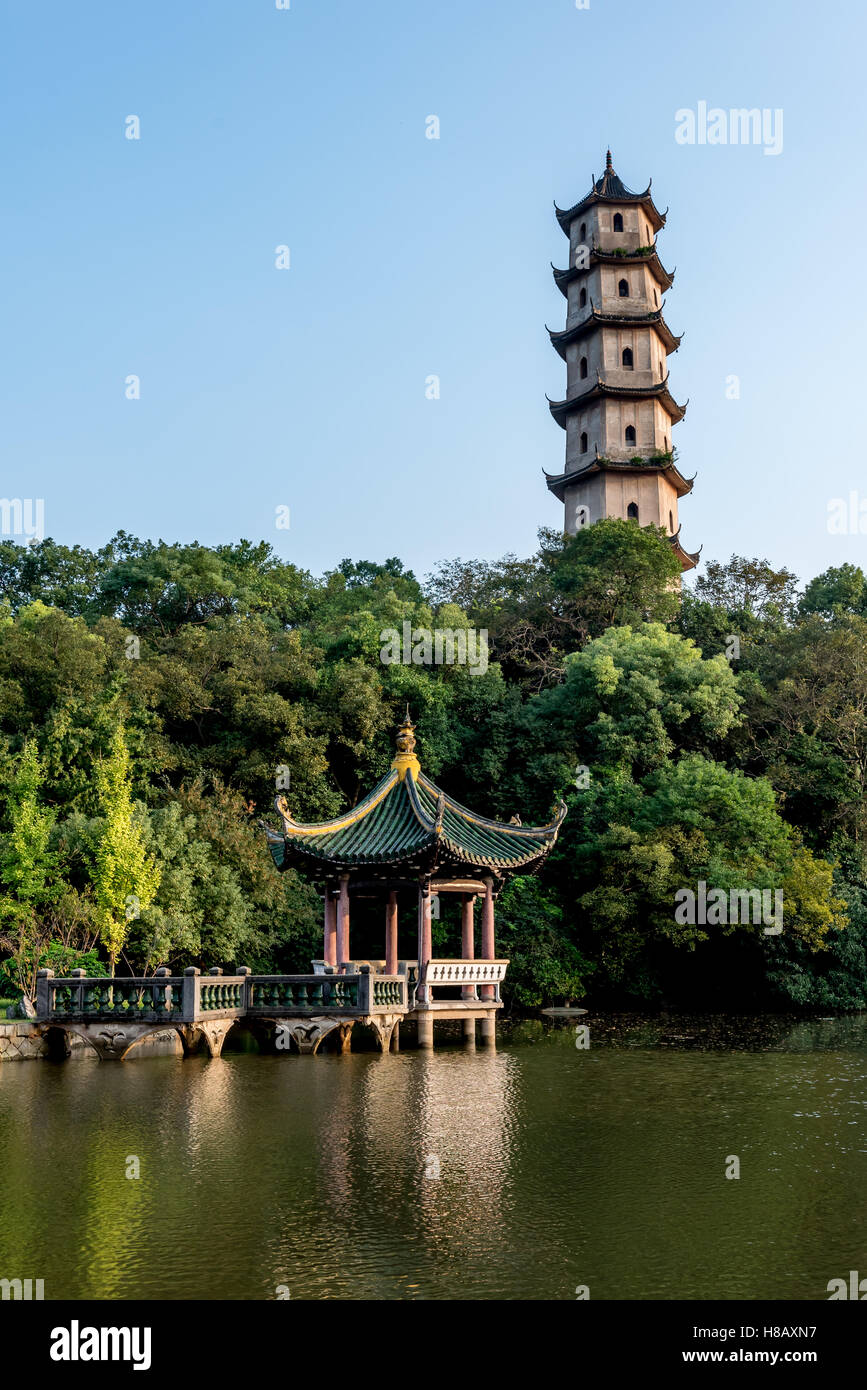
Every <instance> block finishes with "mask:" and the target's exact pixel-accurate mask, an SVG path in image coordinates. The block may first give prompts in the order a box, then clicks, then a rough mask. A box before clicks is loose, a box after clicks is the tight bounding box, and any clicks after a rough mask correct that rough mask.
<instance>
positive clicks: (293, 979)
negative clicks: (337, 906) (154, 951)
mask: <svg viewBox="0 0 867 1390" xmlns="http://www.w3.org/2000/svg"><path fill="white" fill-rule="evenodd" d="M407 1001H408V989H407V977H406V975H403V974H400V975H375V974H373V973H371V972H370V971H367V970H361V971H359V972H358V973H356V974H343V975H337V974H335V975H317V974H313V975H251V974H250V972H249V970H247V969H246V968H241V969H239V971H238V973H237V974H236V975H223V974H222V973H221V972H220V971H219V970H212V971H211V972H210V974H208V975H202V974H201V973H200V972H199V971H198V970H196V969H193V968H191V969H189V970H185V971H184V973H183V975H170V974H169V972H168V971H167V970H158V971H157V972H156V974H155V975H150V976H134V977H123V976H116V977H111V976H108V975H106V976H87V975H85V974H84V973H83V972H82V971H73V972H72V974H71V976H70V977H69V978H68V979H55V977H54V975H53V974H52V972H51V971H50V970H41V971H40V972H39V976H38V980H37V994H36V1016H37V1018H38V1019H39V1020H40V1021H42V1022H52V1021H55V1020H56V1021H57V1022H58V1023H64V1022H67V1023H73V1022H76V1023H98V1022H107V1021H114V1020H118V1019H126V1020H127V1021H128V1022H136V1023H162V1022H165V1023H174V1024H180V1023H196V1022H199V1021H201V1020H216V1019H226V1018H242V1017H245V1016H246V1015H251V1016H253V1017H256V1016H258V1017H263V1016H270V1017H274V1016H277V1017H279V1016H283V1015H285V1016H290V1015H293V1016H294V1015H311V1014H328V1015H331V1014H338V1015H341V1016H346V1017H352V1018H359V1017H365V1016H367V1015H370V1014H380V1013H382V1014H388V1013H391V1014H393V1013H406V1010H407V1007H408V1002H407Z"/></svg>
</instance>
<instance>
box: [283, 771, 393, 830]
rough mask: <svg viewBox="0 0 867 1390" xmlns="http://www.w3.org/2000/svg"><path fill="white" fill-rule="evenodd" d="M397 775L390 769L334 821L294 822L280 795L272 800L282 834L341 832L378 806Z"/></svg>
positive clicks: (284, 800) (390, 788)
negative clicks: (281, 825) (361, 798)
mask: <svg viewBox="0 0 867 1390" xmlns="http://www.w3.org/2000/svg"><path fill="white" fill-rule="evenodd" d="M398 780H399V779H398V774H397V772H396V771H395V769H394V768H390V769H389V771H388V772H387V773H386V775H385V776H384V777H383V778H381V780H380V781H379V782H377V784H376V786H375V787H374V788H373V789H372V791H370V792H368V794H367V796H366V797H365V798H364V799H363V800H362V801H359V803H358V805H357V806H353V807H352V809H351V810H350V811H346V812H344V814H343V815H342V816H337V817H336V818H335V819H334V820H323V821H307V822H305V821H296V820H293V819H292V817H291V816H290V815H289V813H288V810H285V809H284V807H285V805H286V798H285V797H284V796H283V795H282V794H281V795H280V796H277V797H275V798H274V806H275V809H276V811H277V814H278V815H279V817H280V819H281V821H282V822H283V833H284V834H286V835H289V834H292V835H325V834H327V833H328V832H329V831H331V830H342V829H343V828H344V827H345V826H347V825H352V824H353V822H355V821H358V820H363V819H364V817H365V816H366V815H367V814H368V812H369V811H372V810H373V808H374V807H375V806H378V805H379V803H380V801H382V799H383V798H384V797H385V796H387V795H388V793H389V792H390V791H391V790H392V788H393V787H394V786H395V784H396V783H397V782H398Z"/></svg>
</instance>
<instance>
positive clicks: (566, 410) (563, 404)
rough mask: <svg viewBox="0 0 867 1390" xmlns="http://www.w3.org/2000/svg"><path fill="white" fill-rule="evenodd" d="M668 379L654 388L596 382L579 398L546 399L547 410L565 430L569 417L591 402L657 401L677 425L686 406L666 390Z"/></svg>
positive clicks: (684, 412)
mask: <svg viewBox="0 0 867 1390" xmlns="http://www.w3.org/2000/svg"><path fill="white" fill-rule="evenodd" d="M667 382H668V378H667V377H666V379H665V381H660V382H658V383H657V384H656V385H654V386H610V385H608V384H607V383H606V382H604V381H596V382H595V383H594V385H593V386H591V387H590V390H589V391H584V392H582V394H581V395H580V396H569V397H567V399H566V400H563V401H552V400H550V399H548V409H549V410H550V412H551V414H552V415H553V417H554V419H555V420H556V421H557V424H558V425H559V426H560V428H561V429H564V430H565V428H566V422H567V420H568V418H569V416H570V415H572V414H574V412H575V411H576V410H581V409H583V407H584V406H585V405H589V404H590V402H591V401H598V400H601V399H603V398H604V397H606V396H607V397H609V398H610V399H612V400H622V401H642V400H645V401H652V400H656V401H659V404H660V405H661V406H662V408H663V410H664V411H665V412H666V414H667V415H668V417H669V419H670V420H671V422H672V424H673V425H677V424H679V423H680V421H681V420H682V419H683V417H684V415H685V414H686V404H684V405H678V403H677V401H676V400H675V399H674V397H673V396H672V395H671V392H670V391H669V389H668V385H667Z"/></svg>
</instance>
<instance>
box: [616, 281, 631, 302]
mask: <svg viewBox="0 0 867 1390" xmlns="http://www.w3.org/2000/svg"><path fill="white" fill-rule="evenodd" d="M617 293H618V294H619V295H620V298H621V299H628V298H629V281H628V280H621V281H620V284H619V285H618V286H617Z"/></svg>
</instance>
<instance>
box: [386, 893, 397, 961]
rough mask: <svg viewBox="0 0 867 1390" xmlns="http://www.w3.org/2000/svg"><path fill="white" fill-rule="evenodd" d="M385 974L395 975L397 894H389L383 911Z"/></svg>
mask: <svg viewBox="0 0 867 1390" xmlns="http://www.w3.org/2000/svg"><path fill="white" fill-rule="evenodd" d="M385 973H386V975H396V974H397V893H394V892H392V893H389V895H388V905H387V907H386V909H385Z"/></svg>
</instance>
